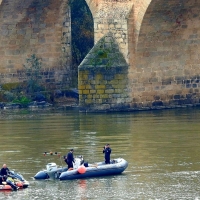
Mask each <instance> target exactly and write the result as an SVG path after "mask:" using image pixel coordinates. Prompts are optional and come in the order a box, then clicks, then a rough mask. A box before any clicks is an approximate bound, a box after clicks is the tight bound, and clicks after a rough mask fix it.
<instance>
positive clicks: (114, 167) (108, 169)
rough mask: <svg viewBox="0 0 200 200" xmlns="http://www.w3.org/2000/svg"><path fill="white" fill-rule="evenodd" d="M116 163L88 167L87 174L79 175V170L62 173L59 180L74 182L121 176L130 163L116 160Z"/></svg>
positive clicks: (102, 163)
mask: <svg viewBox="0 0 200 200" xmlns="http://www.w3.org/2000/svg"><path fill="white" fill-rule="evenodd" d="M115 161H116V163H113V164H105V163H104V162H101V163H97V165H96V166H89V167H86V171H85V173H82V174H81V173H79V172H78V170H77V169H76V170H71V171H66V172H63V173H61V175H60V177H59V179H60V180H61V181H63V180H72V179H82V178H89V177H99V176H110V175H116V174H121V173H122V172H123V171H124V170H125V169H126V168H127V167H128V162H127V161H125V160H124V159H121V158H119V159H115Z"/></svg>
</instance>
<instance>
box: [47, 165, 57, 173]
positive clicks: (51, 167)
mask: <svg viewBox="0 0 200 200" xmlns="http://www.w3.org/2000/svg"><path fill="white" fill-rule="evenodd" d="M46 168H47V172H51V171H55V170H57V169H58V168H57V165H56V163H48V164H47V165H46Z"/></svg>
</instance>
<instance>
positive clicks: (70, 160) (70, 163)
mask: <svg viewBox="0 0 200 200" xmlns="http://www.w3.org/2000/svg"><path fill="white" fill-rule="evenodd" d="M65 162H66V163H67V165H68V169H69V168H73V162H74V156H73V153H72V152H71V151H70V152H69V153H68V154H67V156H65Z"/></svg>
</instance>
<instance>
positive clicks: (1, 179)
mask: <svg viewBox="0 0 200 200" xmlns="http://www.w3.org/2000/svg"><path fill="white" fill-rule="evenodd" d="M9 173H10V170H9V169H8V168H7V165H6V164H3V167H2V168H1V171H0V174H1V176H0V182H1V184H2V182H6V183H7V184H8V185H10V186H11V187H12V189H13V190H18V189H19V187H17V186H16V185H15V184H14V182H12V181H11V180H9V179H8V176H9Z"/></svg>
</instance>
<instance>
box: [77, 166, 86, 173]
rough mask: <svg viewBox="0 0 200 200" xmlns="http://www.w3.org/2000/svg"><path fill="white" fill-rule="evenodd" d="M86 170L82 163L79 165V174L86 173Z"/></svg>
mask: <svg viewBox="0 0 200 200" xmlns="http://www.w3.org/2000/svg"><path fill="white" fill-rule="evenodd" d="M85 172H86V167H85V166H83V165H81V166H79V167H78V173H79V174H84V173H85Z"/></svg>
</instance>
